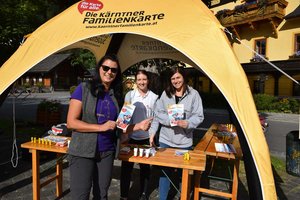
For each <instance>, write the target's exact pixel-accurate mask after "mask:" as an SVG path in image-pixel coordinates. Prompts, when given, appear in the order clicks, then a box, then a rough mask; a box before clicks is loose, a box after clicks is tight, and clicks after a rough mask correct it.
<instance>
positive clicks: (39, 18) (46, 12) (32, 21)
mask: <svg viewBox="0 0 300 200" xmlns="http://www.w3.org/2000/svg"><path fill="white" fill-rule="evenodd" d="M75 2H77V0H48V1H47V0H9V1H2V2H1V6H0V19H1V24H0V51H1V57H0V66H1V65H2V64H3V63H4V62H5V61H6V60H7V59H8V58H9V57H10V56H11V55H12V54H13V53H14V52H15V51H16V50H17V48H18V47H19V45H20V43H21V42H22V40H23V37H24V36H25V35H27V34H30V33H32V32H33V31H34V30H35V29H36V28H38V27H39V26H40V25H42V24H43V23H44V22H46V21H47V20H48V19H50V18H52V17H53V16H55V15H57V14H58V13H59V12H61V11H62V10H64V9H66V8H67V7H69V6H70V5H71V4H73V3H75Z"/></svg>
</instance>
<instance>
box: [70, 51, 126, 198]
mask: <svg viewBox="0 0 300 200" xmlns="http://www.w3.org/2000/svg"><path fill="white" fill-rule="evenodd" d="M118 99H122V76H121V70H120V66H119V62H118V59H117V57H116V56H115V55H106V56H104V57H103V58H102V59H101V60H100V61H99V63H98V64H97V66H96V73H95V76H94V78H93V80H92V81H89V82H83V83H81V84H80V85H78V87H77V88H76V90H75V91H74V93H73V94H72V95H71V100H70V105H69V111H68V116H67V126H68V128H69V129H72V130H73V133H72V140H71V143H70V147H69V152H68V154H69V157H70V160H69V165H70V189H71V199H73V200H76V199H80V200H88V199H89V195H90V191H91V187H92V185H93V196H94V199H102V200H104V199H107V192H108V188H109V186H110V182H111V178H112V169H113V161H114V158H115V150H116V139H117V134H116V122H115V121H116V119H117V115H118V112H119V106H118V105H121V104H120V103H121V102H119V103H118V101H117V100H118Z"/></svg>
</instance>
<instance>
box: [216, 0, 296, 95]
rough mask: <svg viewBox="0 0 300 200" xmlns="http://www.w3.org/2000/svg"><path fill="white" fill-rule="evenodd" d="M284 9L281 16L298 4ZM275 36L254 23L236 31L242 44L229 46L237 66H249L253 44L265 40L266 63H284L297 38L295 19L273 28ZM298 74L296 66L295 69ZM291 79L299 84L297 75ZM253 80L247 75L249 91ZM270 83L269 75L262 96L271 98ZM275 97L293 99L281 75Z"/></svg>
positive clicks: (290, 86)
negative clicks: (251, 26) (238, 62)
mask: <svg viewBox="0 0 300 200" xmlns="http://www.w3.org/2000/svg"><path fill="white" fill-rule="evenodd" d="M286 1H287V2H288V5H287V7H286V9H285V15H287V14H289V13H291V12H293V11H294V10H295V9H296V8H297V7H298V6H299V5H300V0H286ZM242 3H243V2H242V0H237V1H236V2H235V3H234V2H231V3H228V4H225V5H222V6H219V7H216V8H213V9H212V10H213V12H214V13H215V14H216V13H217V12H218V11H220V10H223V9H229V10H233V9H234V7H235V6H237V5H240V4H242ZM276 31H277V34H276V32H275V31H274V29H272V27H271V24H270V23H268V22H265V23H261V22H258V23H256V26H255V29H251V28H250V26H249V27H243V28H242V29H239V31H238V32H239V36H240V40H241V43H242V44H239V43H236V42H235V43H233V44H232V47H233V50H234V52H235V54H236V56H237V58H238V60H239V61H240V63H241V64H245V63H250V59H252V58H253V56H254V52H253V51H251V50H253V49H254V45H255V40H257V39H262V38H266V43H267V44H266V57H267V58H268V60H269V61H270V62H272V61H284V60H288V59H289V56H291V55H293V54H294V53H295V52H294V40H295V34H300V24H299V18H298V19H296V20H294V19H290V20H283V21H282V22H281V23H280V24H279V26H278V27H277V30H276ZM299 71H300V65H299ZM290 75H291V76H294V78H296V80H300V73H299V75H298V76H297V75H296V76H295V75H294V74H290ZM256 79H257V77H256V76H255V75H248V80H249V85H250V87H251V90H252V91H253V89H254V88H253V87H254V82H255V80H256ZM274 83H275V79H274V77H273V76H272V74H268V79H267V80H266V81H265V88H264V89H265V93H266V94H270V95H274ZM278 89H279V94H278V95H279V96H292V95H293V82H292V81H291V80H290V79H289V78H287V77H286V76H285V75H282V76H281V77H280V79H279V88H278Z"/></svg>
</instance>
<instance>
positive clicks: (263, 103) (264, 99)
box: [253, 94, 276, 110]
mask: <svg viewBox="0 0 300 200" xmlns="http://www.w3.org/2000/svg"><path fill="white" fill-rule="evenodd" d="M253 98H254V102H255V105H256V109H257V110H270V109H271V108H270V106H271V105H272V104H273V103H274V102H276V98H275V97H274V96H271V95H267V94H255V95H254V96H253Z"/></svg>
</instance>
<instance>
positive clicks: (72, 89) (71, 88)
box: [70, 85, 77, 95]
mask: <svg viewBox="0 0 300 200" xmlns="http://www.w3.org/2000/svg"><path fill="white" fill-rule="evenodd" d="M76 87H77V86H76V85H73V86H71V87H70V94H71V95H72V94H73V92H74V91H75V89H76Z"/></svg>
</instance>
